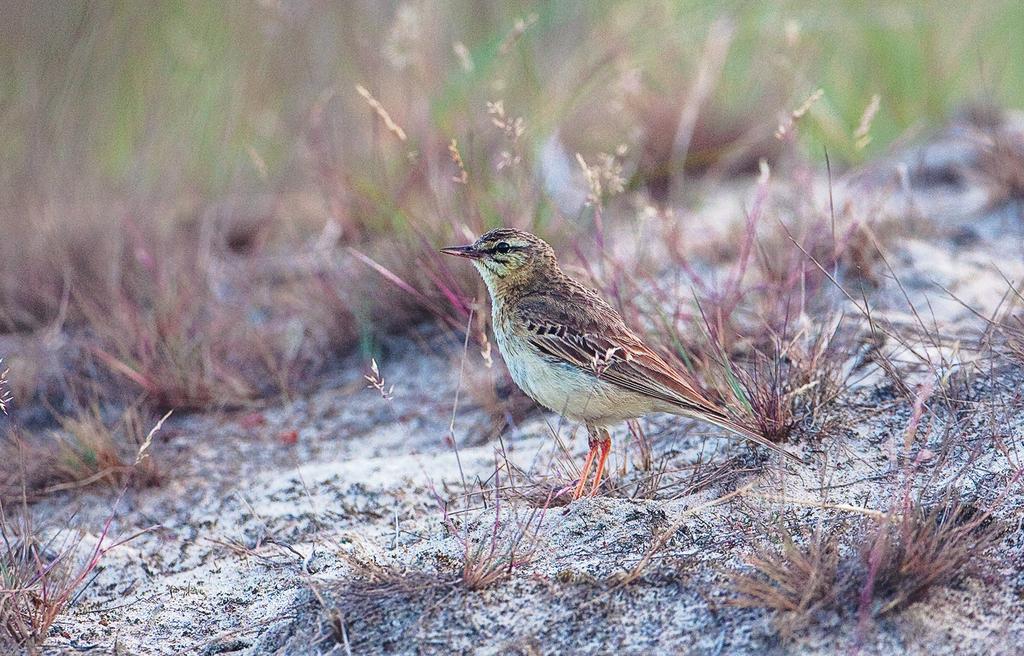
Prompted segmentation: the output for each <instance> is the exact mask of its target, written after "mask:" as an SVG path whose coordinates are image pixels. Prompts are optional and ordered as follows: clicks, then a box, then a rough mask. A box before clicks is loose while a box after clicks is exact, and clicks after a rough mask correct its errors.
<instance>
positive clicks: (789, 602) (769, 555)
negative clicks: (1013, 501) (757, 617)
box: [732, 493, 1000, 640]
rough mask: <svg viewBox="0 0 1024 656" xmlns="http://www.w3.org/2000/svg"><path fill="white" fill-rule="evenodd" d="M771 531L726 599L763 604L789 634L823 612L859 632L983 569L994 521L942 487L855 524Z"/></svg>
mask: <svg viewBox="0 0 1024 656" xmlns="http://www.w3.org/2000/svg"><path fill="white" fill-rule="evenodd" d="M779 533H780V544H779V545H778V546H761V547H758V548H757V549H756V551H755V553H754V555H752V556H750V557H749V558H748V559H747V565H748V567H749V568H750V569H749V570H747V571H745V572H743V573H740V574H737V575H736V577H735V579H734V580H733V585H734V588H735V590H736V593H737V598H736V599H734V600H733V602H732V603H734V604H735V605H738V606H741V607H747V608H763V609H766V610H770V611H771V612H772V613H773V614H774V620H775V625H776V629H777V630H778V632H779V635H780V636H781V637H783V638H784V639H786V640H789V639H792V638H793V637H795V636H797V635H799V634H800V633H802V632H804V631H806V630H807V629H808V628H809V627H811V626H813V625H814V624H815V623H816V622H819V621H821V620H822V619H823V617H825V616H826V615H828V614H838V615H839V616H840V617H842V618H844V619H845V620H847V621H855V622H857V623H858V626H859V628H858V635H860V636H862V637H863V636H864V635H865V633H866V631H867V630H868V629H869V628H870V625H871V623H872V621H873V620H874V619H875V618H878V617H881V616H884V615H887V614H889V613H892V612H895V611H898V610H901V609H903V608H905V607H906V606H908V605H910V604H912V603H914V602H915V601H919V600H921V599H923V598H925V597H926V596H927V594H928V593H929V592H931V591H932V590H935V589H937V588H941V587H943V586H946V585H949V584H952V583H955V582H957V581H960V580H962V579H964V578H966V577H970V576H975V575H979V574H981V573H983V572H984V571H985V569H986V568H987V566H988V564H989V563H990V561H989V557H990V555H991V553H992V549H993V547H994V546H995V545H996V543H997V542H998V538H999V536H1000V528H999V525H998V523H997V522H995V521H993V520H992V519H991V511H981V510H978V509H977V508H976V507H975V506H974V505H973V504H972V503H971V502H969V501H966V500H963V499H960V498H957V497H954V496H953V495H952V494H951V493H950V494H947V496H946V497H945V499H943V500H941V501H939V502H937V503H935V504H932V505H926V504H924V503H922V502H921V501H914V502H911V503H909V505H906V507H904V508H901V509H893V510H892V511H890V512H888V513H886V514H884V515H883V516H881V517H876V516H867V517H865V518H864V519H863V520H862V523H861V525H860V527H859V528H856V529H855V530H846V531H844V530H838V529H835V528H829V529H828V530H826V529H824V528H823V527H822V526H821V525H820V524H819V525H818V526H817V528H815V529H814V530H812V531H807V532H806V533H803V534H797V535H794V534H791V533H790V532H789V531H788V530H786V529H785V528H783V529H781V530H780V531H779Z"/></svg>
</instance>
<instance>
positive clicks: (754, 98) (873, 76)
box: [0, 0, 1024, 197]
mask: <svg viewBox="0 0 1024 656" xmlns="http://www.w3.org/2000/svg"><path fill="white" fill-rule="evenodd" d="M531 14H535V16H536V24H533V25H531V26H530V27H528V29H526V30H525V32H524V33H523V34H522V36H521V37H520V39H519V43H517V47H516V49H515V51H514V52H513V53H511V56H510V57H507V58H503V57H500V56H499V51H500V49H501V48H502V44H503V42H504V40H505V39H507V38H508V36H509V33H510V31H511V30H513V29H514V25H515V21H516V20H517V19H523V18H524V17H528V16H530V15H531ZM723 16H726V17H730V18H731V19H732V20H733V22H734V26H735V34H734V38H733V43H732V45H731V47H730V49H729V54H728V59H727V60H726V63H725V67H724V70H723V74H722V75H721V79H720V81H719V82H718V83H717V85H716V87H715V90H714V95H713V101H712V102H711V103H710V104H711V106H713V107H714V108H715V110H716V112H720V113H721V114H723V115H725V116H733V117H743V118H748V117H750V116H751V114H753V115H754V116H756V117H757V118H758V119H759V120H762V119H763V120H766V121H768V122H769V123H774V122H776V121H777V120H778V119H777V117H776V116H774V115H766V114H765V113H764V112H763V111H762V110H764V109H765V106H764V105H763V104H761V103H763V102H764V100H765V99H766V98H771V99H773V100H774V101H775V103H774V105H773V106H778V107H780V108H781V107H788V108H789V109H792V108H795V107H796V106H797V105H799V104H800V102H802V100H803V99H804V98H805V97H806V96H807V95H808V94H809V93H810V92H811V91H813V90H814V89H816V88H818V87H820V88H822V89H823V90H824V97H823V98H822V100H821V101H820V103H819V104H818V105H817V106H816V107H815V110H814V115H815V118H816V121H815V129H813V130H810V131H808V132H807V134H806V138H807V139H808V141H809V142H810V144H809V146H810V150H811V151H812V152H813V151H820V145H821V144H824V145H827V146H828V147H829V149H830V151H831V152H833V153H835V154H836V156H837V157H842V158H844V159H846V160H854V161H855V160H859V159H861V158H864V157H868V156H870V155H871V154H874V153H877V152H878V151H880V150H882V149H884V148H885V146H886V145H887V144H888V143H890V142H891V141H892V140H893V139H894V138H896V137H897V136H899V135H901V134H903V133H904V132H905V131H906V130H908V129H909V128H912V127H915V126H920V125H928V124H932V123H934V122H936V121H938V120H940V119H942V118H943V117H945V116H947V115H948V114H949V113H950V112H951V111H953V110H954V109H955V108H956V107H957V106H958V105H959V104H960V103H962V102H964V101H965V100H979V99H980V100H985V101H991V102H993V103H995V104H1000V105H1010V106H1021V105H1022V104H1024V102H1022V101H1024V86H1022V85H1021V84H1019V81H1020V80H1021V79H1024V43H1022V41H1021V39H1020V38H1019V35H1020V34H1022V33H1024V6H1022V5H1021V4H1020V3H1019V2H1015V1H1012V0H1011V1H1005V2H1003V1H992V0H990V1H984V2H977V3H943V2H920V3H900V2H879V3H862V2H855V1H852V0H849V1H845V2H835V3H819V2H806V1H800V2H777V3H755V2H726V3H704V2H642V3H617V2H549V3H532V2H508V3H506V2H502V3H478V2H408V3H385V2H341V3H329V2H316V1H312V0H305V1H301V0H300V1H296V2H273V1H265V2H224V3H221V2H190V3H186V2H157V3H148V2H147V3H139V2H131V1H128V0H126V1H123V2H87V1H81V2H46V3H38V2H13V3H5V10H4V20H3V23H2V26H0V71H3V73H2V74H0V125H2V127H3V134H4V135H5V136H4V139H3V140H2V141H0V162H2V166H0V171H2V173H0V175H2V176H3V179H2V181H0V184H2V188H3V190H4V191H5V192H6V193H5V195H6V194H9V193H15V194H21V193H34V194H39V195H43V196H46V195H49V194H58V195H59V194H61V193H63V192H66V191H68V190H69V187H70V188H76V187H78V186H79V185H82V184H85V185H87V186H88V187H89V188H90V189H91V190H95V189H96V187H99V188H101V189H109V190H111V191H115V192H116V191H124V190H130V191H131V193H132V194H133V195H140V196H142V197H147V195H149V194H156V195H159V196H164V197H166V196H167V195H173V194H175V193H178V192H181V191H182V190H187V191H188V192H190V193H197V194H200V195H203V196H216V195H220V194H225V193H227V192H230V191H238V190H260V189H265V188H266V187H267V185H270V184H281V185H288V184H292V185H294V184H301V183H302V179H301V178H302V176H303V175H304V173H305V172H306V169H305V168H304V167H303V166H302V165H301V164H302V159H303V157H304V153H303V151H304V149H305V148H307V147H308V145H309V144H308V141H309V139H308V131H309V128H310V121H311V114H313V113H316V112H317V111H324V108H323V105H324V104H325V103H326V104H327V105H329V106H328V107H327V108H326V111H327V112H328V114H329V116H328V117H327V118H326V119H325V120H327V121H328V122H329V126H328V127H329V128H330V130H329V132H330V136H331V138H332V139H333V140H334V141H333V142H332V144H331V147H332V148H334V149H336V151H337V156H338V158H339V159H340V160H342V162H343V166H345V167H346V168H348V169H351V170H350V171H349V174H350V175H351V176H353V177H354V178H356V179H359V178H360V177H361V174H360V166H361V165H363V164H364V163H366V162H368V161H369V162H371V163H372V162H373V159H372V158H373V157H374V152H373V144H372V139H371V138H370V134H371V133H372V124H371V123H370V120H369V118H370V114H369V112H368V109H367V107H366V105H365V103H364V102H363V101H362V99H360V98H359V97H358V96H356V94H355V93H354V92H353V88H354V85H355V84H357V83H361V84H363V85H364V86H366V87H367V88H368V89H369V90H370V91H371V92H372V93H374V94H375V95H376V96H377V97H378V98H379V99H380V100H381V102H382V103H383V104H384V106H385V107H387V108H388V110H389V111H390V112H391V113H392V114H393V115H394V116H395V118H396V120H397V121H398V123H399V124H400V125H405V126H411V127H412V128H414V129H412V130H409V127H407V131H409V133H410V135H411V141H410V143H409V147H408V150H410V151H416V150H417V149H419V148H422V147H423V146H424V144H421V143H418V142H417V139H418V138H419V137H420V136H422V135H423V134H424V133H423V132H422V131H417V130H416V129H415V128H416V127H417V125H419V124H422V123H430V124H432V125H433V127H434V128H435V129H436V132H437V133H440V134H443V135H450V136H460V135H464V134H465V132H466V127H467V126H468V125H472V123H471V122H470V121H467V120H466V119H467V116H468V115H469V114H480V113H482V112H483V102H484V101H485V100H494V99H498V98H504V99H506V104H507V105H508V106H511V107H514V109H515V113H516V115H518V116H523V117H525V119H526V121H527V124H528V125H529V126H530V131H529V133H528V137H529V138H530V139H532V140H541V139H543V138H544V137H545V136H546V132H548V131H550V129H551V128H552V127H554V125H555V124H557V123H559V122H561V121H564V120H565V119H566V118H568V117H571V116H572V115H573V112H574V111H583V110H584V108H585V107H586V106H588V105H589V106H593V105H594V104H595V103H601V102H603V101H608V100H610V99H612V97H613V95H614V93H615V92H614V90H612V89H611V87H612V86H614V85H615V84H616V83H618V82H620V81H621V80H620V78H622V77H623V76H624V75H626V74H627V73H630V72H632V71H636V72H638V73H640V75H642V76H643V78H644V80H645V84H648V85H649V86H650V88H651V89H653V90H655V91H659V90H664V91H671V92H674V91H676V90H677V89H678V88H679V87H680V82H681V81H684V80H686V78H687V77H688V76H691V75H692V73H693V70H694V67H695V65H696V62H697V61H698V60H699V58H700V54H701V48H702V44H703V42H704V39H705V35H706V34H707V32H708V29H709V25H711V23H712V22H713V21H714V20H716V19H718V18H721V17H723ZM455 43H461V44H463V45H464V46H465V48H466V51H465V52H466V53H467V56H468V59H467V60H466V61H467V62H469V61H471V62H472V70H467V69H468V66H464V65H462V64H460V58H459V57H458V56H457V55H456V53H455V52H454V51H453V44H455ZM499 60H500V61H499ZM683 88H684V89H685V82H683ZM874 94H879V95H880V96H881V106H880V109H879V111H878V115H877V117H876V118H875V120H874V122H873V125H872V136H873V141H872V143H871V144H870V145H868V147H867V148H866V149H865V150H864V151H862V152H861V151H858V150H857V149H856V148H855V147H854V145H853V141H852V139H851V136H850V135H851V134H852V132H853V131H854V130H855V128H856V127H857V124H858V121H859V119H860V117H861V115H862V113H863V111H864V109H865V107H866V105H867V104H868V102H869V100H870V98H871V97H872V95H874ZM780 95H781V96H782V97H779V96H780ZM714 118H715V117H713V116H709V117H706V119H705V120H714ZM607 130H608V128H607V127H599V128H595V132H602V131H607ZM600 136H607V135H600ZM617 138H618V139H619V140H623V141H625V140H627V138H628V135H626V134H619V135H617ZM399 165H400V164H399ZM374 168H376V166H374Z"/></svg>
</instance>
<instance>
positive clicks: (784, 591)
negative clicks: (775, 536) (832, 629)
mask: <svg viewBox="0 0 1024 656" xmlns="http://www.w3.org/2000/svg"><path fill="white" fill-rule="evenodd" d="M779 534H780V538H781V540H780V541H781V544H780V545H779V547H777V548H776V547H768V546H761V547H758V548H756V550H755V552H754V555H752V556H750V558H749V559H748V560H747V564H748V565H749V566H750V567H751V568H752V570H753V573H751V574H743V575H740V576H738V577H737V578H736V579H734V581H733V586H734V588H735V590H736V593H737V595H738V596H737V598H736V599H734V600H733V601H732V603H733V604H734V605H736V606H740V607H742V608H766V609H770V610H771V611H772V612H774V613H775V626H776V628H777V630H778V631H779V634H780V635H781V636H782V638H783V639H787V640H788V639H790V638H792V637H793V636H795V635H796V634H798V633H800V632H801V631H802V630H803V629H805V628H806V627H807V626H808V625H809V624H810V623H812V622H813V621H814V618H815V616H816V615H817V614H818V613H819V612H820V611H823V610H826V609H829V608H834V607H835V606H836V605H837V604H838V603H839V601H840V600H839V597H840V596H841V595H843V594H845V593H847V592H848V591H849V590H850V585H849V583H848V582H846V581H844V580H841V579H842V578H843V577H846V576H848V573H845V572H840V562H841V553H840V551H841V545H840V536H841V535H842V533H841V532H840V531H837V530H834V529H825V528H824V526H822V525H821V524H819V525H817V526H816V527H815V528H814V529H813V530H810V531H808V532H806V533H798V534H797V535H794V534H792V533H790V532H789V530H787V529H786V528H785V527H784V526H781V527H780V528H779Z"/></svg>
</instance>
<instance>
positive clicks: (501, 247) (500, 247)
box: [494, 241, 512, 255]
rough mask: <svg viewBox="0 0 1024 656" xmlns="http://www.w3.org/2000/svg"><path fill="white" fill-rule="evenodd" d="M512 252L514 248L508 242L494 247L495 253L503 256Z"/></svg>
mask: <svg viewBox="0 0 1024 656" xmlns="http://www.w3.org/2000/svg"><path fill="white" fill-rule="evenodd" d="M510 250H512V247H511V246H509V245H508V242H504V241H502V242H498V245H497V246H495V247H494V252H495V253H501V254H502V255H504V254H505V253H507V252H509V251H510Z"/></svg>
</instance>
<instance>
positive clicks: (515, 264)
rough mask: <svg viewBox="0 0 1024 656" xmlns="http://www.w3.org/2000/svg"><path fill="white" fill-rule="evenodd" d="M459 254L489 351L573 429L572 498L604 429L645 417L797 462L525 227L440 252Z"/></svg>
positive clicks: (602, 448)
mask: <svg viewBox="0 0 1024 656" xmlns="http://www.w3.org/2000/svg"><path fill="white" fill-rule="evenodd" d="M441 252H442V253H445V254H447V255H454V256H457V257H463V258H467V259H469V260H471V261H472V263H473V266H474V267H476V270H477V271H478V272H479V273H480V276H481V277H482V278H483V280H484V284H485V285H486V287H487V291H488V293H489V295H490V298H491V325H492V328H493V330H494V336H495V341H496V342H497V345H498V350H499V351H500V352H501V355H502V357H503V358H504V360H505V363H506V365H507V366H508V370H509V373H510V374H511V376H512V380H513V381H515V383H516V385H518V386H519V388H520V389H522V390H523V392H525V393H526V394H527V395H528V396H529V397H531V398H532V399H533V400H534V401H536V402H537V403H539V404H540V405H542V406H544V407H546V408H548V409H549V410H551V411H553V412H556V413H559V414H561V415H562V416H564V417H566V418H568V419H570V420H572V421H577V422H580V423H582V424H583V425H584V426H586V429H587V433H588V437H589V439H588V446H589V447H590V451H589V453H588V454H587V458H586V461H585V462H584V465H583V469H582V470H581V476H580V479H579V481H578V482H577V484H576V486H575V488H574V492H573V499H574V500H575V499H579V498H580V497H582V496H583V495H584V491H585V486H586V481H587V479H588V478H589V476H590V470H591V468H592V467H593V466H594V462H595V460H596V462H597V465H596V466H597V468H596V471H595V474H594V479H593V482H592V483H591V487H590V490H589V495H590V496H593V495H595V494H596V493H597V490H598V488H599V487H600V485H601V479H602V475H603V473H604V469H605V462H606V460H607V458H608V452H609V451H610V450H611V434H610V432H609V430H608V429H609V427H611V426H614V425H615V424H617V423H620V422H623V421H627V420H630V419H636V418H639V417H642V416H644V415H647V414H650V413H653V412H666V413H671V414H675V415H681V416H685V417H690V418H694V419H699V420H703V421H705V422H709V423H711V424H714V425H716V426H719V427H721V428H724V429H725V430H727V431H729V432H730V433H732V434H734V435H737V436H740V437H742V438H745V439H747V440H749V441H751V442H755V443H757V444H759V445H761V446H764V447H766V448H768V449H771V450H772V451H775V452H777V453H781V454H784V455H785V456H786V457H788V458H790V459H793V460H796V461H801V462H802V460H801V459H800V458H799V457H797V456H795V455H794V454H792V453H790V452H788V451H786V450H785V449H782V448H781V447H780V446H778V445H777V444H774V443H772V442H770V441H769V440H767V439H766V438H765V437H763V436H762V435H760V434H758V433H756V432H754V431H753V430H751V429H749V428H747V427H745V426H743V425H741V424H740V423H738V422H737V421H735V420H733V419H732V418H731V417H730V416H729V414H728V412H727V409H726V408H725V407H724V406H722V405H721V404H719V403H716V402H715V401H713V400H711V399H710V398H708V397H707V396H706V395H704V394H702V393H701V392H700V391H698V389H697V387H696V386H695V385H694V384H692V383H691V382H689V380H688V379H687V376H685V375H684V374H682V373H680V372H679V371H677V370H676V369H675V368H673V367H672V366H671V365H670V364H668V363H667V362H666V361H665V360H664V359H663V358H662V357H661V356H659V355H658V354H657V353H656V352H655V351H654V350H652V349H651V348H650V347H648V346H647V345H646V344H645V343H644V341H643V340H642V339H641V338H640V337H639V336H638V335H637V334H636V333H635V332H633V331H632V330H631V329H630V328H629V327H628V326H627V325H626V323H625V321H623V319H622V317H621V316H620V315H619V313H618V312H616V311H615V309H614V308H612V306H611V305H609V304H608V303H607V302H605V301H604V299H602V298H601V297H600V295H598V293H597V292H595V291H594V290H592V289H590V288H589V287H587V286H585V285H583V284H582V283H580V282H578V281H577V280H575V279H573V278H572V277H570V276H569V275H567V274H566V273H565V272H563V271H562V269H561V267H560V266H559V264H558V259H557V257H556V255H555V251H554V249H553V248H552V247H551V246H550V245H549V244H548V243H547V242H545V241H544V240H543V239H541V238H540V237H537V236H536V235H534V234H531V233H529V232H526V231H524V230H518V229H514V228H496V229H493V230H490V231H489V232H486V233H485V234H483V235H482V236H480V237H479V238H478V239H477V240H476V241H474V242H473V243H472V244H468V245H465V246H451V247H447V248H442V249H441Z"/></svg>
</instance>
